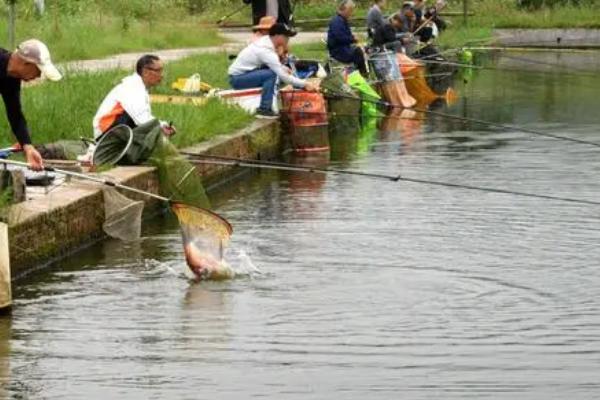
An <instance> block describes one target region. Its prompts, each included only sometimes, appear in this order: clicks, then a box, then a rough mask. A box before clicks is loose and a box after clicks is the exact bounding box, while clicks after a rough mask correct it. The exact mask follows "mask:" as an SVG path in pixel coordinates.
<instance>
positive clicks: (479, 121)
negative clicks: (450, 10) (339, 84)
mask: <svg viewBox="0 0 600 400" xmlns="http://www.w3.org/2000/svg"><path fill="white" fill-rule="evenodd" d="M323 96H325V97H329V98H336V97H341V98H352V99H353V98H354V97H351V96H345V95H343V94H340V93H338V94H335V95H327V94H326V93H324V94H323ZM363 101H365V102H369V103H373V104H378V105H382V106H386V107H391V108H399V109H402V110H413V111H418V112H423V113H427V114H431V115H437V116H440V117H445V118H449V119H453V120H457V121H462V122H471V123H475V124H478V125H484V126H489V127H494V128H500V129H505V130H513V131H518V132H523V133H531V134H532V135H538V136H545V137H549V138H553V139H557V140H563V141H567V142H573V143H579V144H585V145H589V146H594V147H600V143H597V142H590V141H588V140H583V139H576V138H572V137H568V136H562V135H555V134H552V133H547V132H541V131H537V130H533V129H529V128H524V127H522V126H514V125H507V124H502V123H499V122H492V121H486V120H483V119H478V118H469V117H461V116H458V115H453V114H448V113H444V112H441V111H432V110H427V109H424V108H417V107H404V106H403V105H401V104H393V103H388V102H386V101H381V100H379V101H375V100H369V99H363Z"/></svg>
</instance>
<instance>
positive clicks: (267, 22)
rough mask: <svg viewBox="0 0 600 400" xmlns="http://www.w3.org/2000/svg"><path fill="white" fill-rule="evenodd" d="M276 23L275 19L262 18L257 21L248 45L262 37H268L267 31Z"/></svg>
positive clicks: (269, 17)
mask: <svg viewBox="0 0 600 400" xmlns="http://www.w3.org/2000/svg"><path fill="white" fill-rule="evenodd" d="M276 22H277V20H276V19H275V17H271V16H266V17H262V18H261V19H260V21H258V25H254V26H253V27H252V32H253V34H252V38H251V39H250V42H249V43H254V42H256V41H257V40H258V39H260V38H262V37H264V36H269V29H271V27H272V26H273V25H275V23H276Z"/></svg>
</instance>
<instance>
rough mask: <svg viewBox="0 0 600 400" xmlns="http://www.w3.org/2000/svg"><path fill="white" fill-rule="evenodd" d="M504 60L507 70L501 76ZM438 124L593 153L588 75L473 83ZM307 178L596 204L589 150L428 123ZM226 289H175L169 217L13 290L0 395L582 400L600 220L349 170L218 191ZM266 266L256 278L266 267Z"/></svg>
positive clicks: (380, 129)
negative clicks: (226, 228)
mask: <svg viewBox="0 0 600 400" xmlns="http://www.w3.org/2000/svg"><path fill="white" fill-rule="evenodd" d="M499 62H503V61H499ZM457 84H458V89H459V91H460V92H461V100H459V101H458V102H457V103H456V104H454V105H452V106H450V107H449V108H441V109H440V110H441V111H444V112H451V113H455V114H456V115H463V116H468V117H476V118H481V119H490V120H493V121H496V122H502V123H510V124H520V125H524V126H526V127H528V128H530V129H538V130H544V131H548V132H554V133H560V134H561V135H569V136H572V137H577V138H581V139H585V140H597V137H596V136H597V111H596V109H595V108H596V102H594V99H595V93H597V91H598V89H600V83H599V82H598V81H597V80H596V79H591V78H589V77H573V76H570V77H568V78H561V75H559V74H546V75H543V76H542V75H540V76H538V75H536V74H534V73H531V72H510V73H508V72H493V71H475V72H474V73H473V76H472V77H471V79H470V80H469V81H468V83H467V84H463V83H461V82H458V83H457ZM330 144H331V147H332V148H331V152H330V153H315V154H311V155H310V156H308V157H300V156H295V157H294V158H293V159H291V161H293V162H295V163H298V164H302V165H316V166H322V165H327V164H328V163H330V164H334V165H335V167H336V168H348V169H352V170H365V171H369V172H378V173H386V174H396V173H401V174H404V175H407V176H414V177H419V178H424V179H436V180H442V181H448V182H456V183H468V184H473V185H483V186H494V187H499V188H506V189H514V190H523V191H528V192H537V193H544V194H548V195H558V196H561V195H562V196H564V195H568V196H569V197H575V198H584V199H592V200H594V199H595V200H597V197H598V192H599V189H600V183H599V182H598V179H597V171H598V170H599V169H600V157H598V150H597V149H596V148H593V147H586V146H580V145H577V144H571V143H563V142H560V141H556V140H553V139H550V138H543V137H536V136H532V135H528V134H523V133H520V132H516V131H501V130H498V129H490V128H486V127H481V126H476V125H473V124H469V123H464V122H459V121H449V120H447V119H444V118H441V117H439V116H433V115H426V114H423V113H416V115H415V113H408V114H407V113H405V112H395V113H392V114H390V115H388V116H387V118H382V119H374V120H369V121H364V124H363V126H362V127H361V126H360V125H359V126H353V127H352V128H351V129H350V128H349V129H348V130H344V129H341V128H340V129H334V130H333V131H332V132H331V137H330ZM212 197H213V199H212V200H213V203H214V204H216V206H217V210H218V211H219V212H220V213H221V214H223V215H224V216H226V217H227V218H228V219H229V220H230V221H231V222H232V224H233V225H234V230H235V233H234V237H233V243H232V246H231V249H230V250H229V252H228V258H229V260H230V262H231V263H232V264H233V265H234V266H237V267H238V268H239V270H242V271H247V272H248V273H246V274H242V275H241V276H240V277H238V278H236V279H234V280H231V281H228V282H205V283H201V284H193V283H191V282H190V281H189V280H188V279H186V278H185V275H184V273H183V272H184V271H185V269H186V268H187V266H186V264H185V261H184V259H183V254H182V247H181V239H180V234H179V232H178V227H177V222H176V220H175V219H174V218H172V217H157V218H156V219H155V220H154V221H152V222H151V223H149V224H148V225H147V226H146V227H145V232H144V234H145V239H144V240H142V241H140V242H139V243H133V244H123V243H121V242H118V241H105V242H102V243H100V244H98V245H96V246H93V247H91V248H89V249H87V250H85V251H82V252H81V253H79V254H77V255H76V256H74V257H71V258H70V259H68V260H65V261H63V262H60V263H58V264H57V265H56V266H55V267H54V268H52V269H48V270H44V271H40V272H37V273H36V274H35V275H32V276H29V277H28V278H26V280H23V281H21V282H20V284H19V286H18V287H17V288H16V290H15V297H16V298H15V309H14V314H13V317H12V319H6V318H5V319H2V320H0V324H1V325H0V351H1V353H0V355H1V359H0V377H1V379H0V382H1V383H2V389H1V390H3V391H4V393H2V395H0V397H9V396H12V397H15V398H48V399H53V398H60V399H63V398H78V397H85V398H92V399H95V398H98V399H104V398H140V399H147V398H185V399H188V398H189V399H192V398H193V399H195V398H223V399H240V398H257V397H262V398H274V399H280V398H298V399H306V398H314V399H323V398H344V399H364V398H368V399H374V398H376V399H379V398H380V399H390V398H398V397H400V398H411V399H412V398H414V399H430V398H444V399H464V398H469V397H470V398H477V399H480V398H493V399H497V398H505V399H514V398H519V399H523V398H526V399H541V398H544V399H546V398H561V399H562V398H566V397H568V398H581V399H584V398H585V399H588V398H595V397H597V396H598V394H600V383H599V381H598V373H597V372H598V363H599V362H600V339H599V338H600V300H599V299H600V269H598V268H597V265H596V264H597V263H596V260H598V259H599V258H600V246H598V239H599V235H600V230H599V228H598V223H599V220H598V209H597V208H596V207H592V206H581V205H574V204H562V203H557V202H553V201H545V200H537V199H523V198H513V197H510V196H506V195H498V194H487V193H477V192H463V191H460V190H454V189H445V188H437V187H428V186H421V185H417V184H409V183H391V182H385V181H381V180H371V179H365V178H360V177H356V176H349V175H320V174H310V173H302V172H289V173H287V172H285V173H284V172H280V173H277V172H266V171H263V172H261V173H255V172H249V173H248V174H246V175H244V176H243V178H242V179H241V181H240V182H239V184H236V185H233V184H229V185H227V186H226V187H222V188H220V189H219V190H218V191H217V192H215V193H213V196H212ZM257 269H258V270H259V271H257Z"/></svg>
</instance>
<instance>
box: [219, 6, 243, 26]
mask: <svg viewBox="0 0 600 400" xmlns="http://www.w3.org/2000/svg"><path fill="white" fill-rule="evenodd" d="M247 6H248V4H244V5H243V6H241V7H239V8H236V9H235V10H234V11H232V12H231V13H229V14H227V15H225V16H223V17H221V18H220V19H219V20H218V21H217V25H221V24H222V23H223V22H224V21H225V20H227V19H229V18H231V17H233V16H234V15H235V14H237V13H239V12H240V11H242V10H243V9H244V8H246V7H247Z"/></svg>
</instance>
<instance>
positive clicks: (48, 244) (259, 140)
mask: <svg viewBox="0 0 600 400" xmlns="http://www.w3.org/2000/svg"><path fill="white" fill-rule="evenodd" d="M280 142H281V134H280V130H279V122H278V121H255V122H253V123H252V124H251V125H250V126H249V127H247V128H245V129H242V130H241V131H239V132H236V133H233V134H230V135H222V136H219V137H216V138H214V139H212V140H209V141H207V142H205V143H201V144H199V145H197V146H192V147H190V148H188V149H186V151H190V152H198V153H207V154H215V155H223V156H232V157H243V158H273V157H276V156H277V155H278V154H279V152H280ZM231 169H232V167H222V166H207V165H199V166H198V168H197V171H198V173H199V174H201V176H202V177H203V179H204V180H215V179H220V178H222V177H224V175H226V174H227V173H228V172H229V171H230V170H231ZM103 175H104V176H108V177H111V178H112V179H114V180H115V181H118V182H120V183H123V184H126V185H128V186H132V187H135V188H139V189H142V190H146V191H149V192H152V193H158V190H159V185H158V175H157V173H156V170H155V169H154V168H152V167H146V166H139V167H118V168H114V169H112V170H110V171H108V172H106V173H104V174H103ZM102 189H103V185H100V184H94V183H89V182H84V181H80V180H71V181H70V182H68V183H65V184H64V185H62V186H60V187H59V188H57V189H56V190H54V191H52V192H50V193H49V194H48V195H46V196H43V197H40V198H38V199H35V200H30V201H26V202H23V203H20V204H17V205H15V206H13V207H11V209H10V211H9V212H10V221H9V227H8V242H9V249H10V250H9V252H10V268H11V271H12V277H13V279H14V278H18V277H19V276H21V275H23V274H25V273H27V272H28V271H31V270H33V269H35V268H36V267H39V266H40V265H44V264H47V263H48V262H49V261H51V260H55V259H57V258H61V257H64V256H66V255H68V254H70V253H72V252H74V251H76V250H77V249H79V248H81V247H82V246H85V245H86V244H89V243H91V242H93V241H96V240H98V239H100V238H102V237H103V236H104V233H103V231H102V223H103V221H104V199H103V195H102ZM126 195H127V197H129V198H132V199H136V200H138V199H139V200H144V201H145V202H146V204H147V208H146V209H147V210H148V209H149V210H152V209H154V210H156V208H157V207H158V206H159V202H158V201H157V200H152V199H150V200H149V199H148V198H146V197H144V196H141V195H134V194H131V193H129V192H127V193H126Z"/></svg>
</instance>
